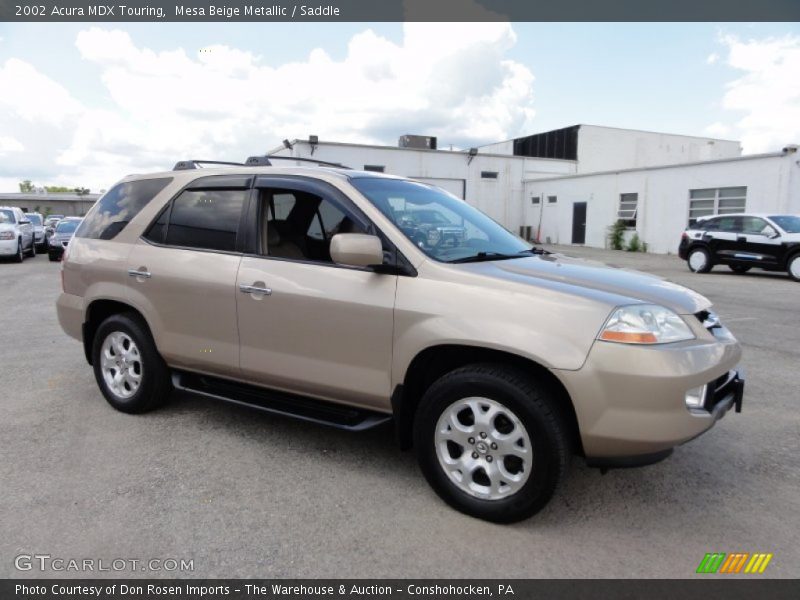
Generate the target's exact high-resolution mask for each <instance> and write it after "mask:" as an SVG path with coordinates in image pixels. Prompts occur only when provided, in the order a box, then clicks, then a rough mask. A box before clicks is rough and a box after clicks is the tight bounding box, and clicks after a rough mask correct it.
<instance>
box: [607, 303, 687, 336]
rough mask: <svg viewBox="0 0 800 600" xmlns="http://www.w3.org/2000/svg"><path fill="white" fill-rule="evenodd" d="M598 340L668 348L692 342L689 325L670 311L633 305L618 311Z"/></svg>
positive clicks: (609, 319)
mask: <svg viewBox="0 0 800 600" xmlns="http://www.w3.org/2000/svg"><path fill="white" fill-rule="evenodd" d="M598 339H601V340H605V341H607V342H619V343H622V344H666V343H669V342H682V341H684V340H693V339H694V334H693V333H692V330H691V329H689V326H688V325H687V324H686V322H685V321H684V320H683V319H681V318H680V317H679V316H678V315H677V314H675V313H674V312H672V311H671V310H670V309H668V308H664V307H663V306H658V305H656V304H634V305H631V306H623V307H621V308H618V309H616V310H615V311H614V312H613V313H611V316H610V317H609V318H608V321H606V324H605V326H604V327H603V329H602V331H601V332H600V335H599V336H598Z"/></svg>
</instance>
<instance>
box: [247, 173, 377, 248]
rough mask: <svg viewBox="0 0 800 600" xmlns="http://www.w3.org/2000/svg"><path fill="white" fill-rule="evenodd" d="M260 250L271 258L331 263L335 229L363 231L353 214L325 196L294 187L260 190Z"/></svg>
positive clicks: (345, 231) (346, 231)
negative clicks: (332, 240) (291, 188)
mask: <svg viewBox="0 0 800 600" xmlns="http://www.w3.org/2000/svg"><path fill="white" fill-rule="evenodd" d="M261 202H262V204H261V206H262V209H261V214H262V227H261V239H262V242H261V253H262V254H264V255H266V256H271V257H275V258H286V259H292V260H302V261H312V262H321V263H333V260H332V259H331V253H330V245H331V239H332V238H333V236H334V235H336V234H337V233H366V229H365V228H364V227H363V226H362V225H361V223H359V222H358V220H356V219H355V218H354V217H352V216H351V215H349V214H347V213H346V212H345V210H344V209H343V208H342V207H340V206H338V205H337V204H336V203H334V202H333V201H332V200H330V199H328V198H323V197H322V196H319V195H317V194H312V193H310V192H303V191H297V190H280V189H272V190H264V191H263V192H262V199H261Z"/></svg>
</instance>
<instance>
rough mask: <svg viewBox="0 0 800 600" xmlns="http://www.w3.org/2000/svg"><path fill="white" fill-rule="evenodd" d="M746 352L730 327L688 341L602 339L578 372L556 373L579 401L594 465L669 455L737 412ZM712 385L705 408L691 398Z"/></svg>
mask: <svg viewBox="0 0 800 600" xmlns="http://www.w3.org/2000/svg"><path fill="white" fill-rule="evenodd" d="M740 358H741V349H740V347H739V344H738V343H737V342H736V339H735V338H734V337H733V336H732V335H731V334H730V332H728V331H727V329H725V328H723V327H718V328H715V329H714V330H713V335H712V334H711V333H708V334H707V335H706V336H705V337H702V338H700V337H698V339H696V340H692V341H689V342H680V343H676V344H664V345H653V346H630V345H626V344H614V343H607V342H597V343H595V344H594V346H593V347H592V350H591V352H590V353H589V357H588V358H587V360H586V363H585V364H584V366H583V367H582V368H581V369H580V370H578V371H555V374H556V375H557V376H558V377H559V379H560V380H561V381H562V383H563V384H564V386H565V387H566V388H567V392H568V393H569V394H570V397H571V398H572V401H573V405H574V407H575V413H576V416H577V419H578V426H579V427H580V433H581V441H582V444H583V450H584V454H585V455H586V457H587V460H589V461H592V460H594V459H604V460H611V459H625V460H628V461H630V460H633V461H634V462H636V461H635V457H641V458H643V459H644V458H645V457H646V456H647V455H651V456H652V457H654V460H649V461H645V462H643V463H641V464H646V462H655V460H657V459H658V457H661V458H663V457H664V456H666V455H667V454H668V451H669V450H670V449H671V448H673V447H675V446H677V445H679V444H682V443H684V442H687V441H689V440H691V439H693V438H695V437H697V436H699V435H701V434H702V433H704V432H705V431H707V430H708V429H710V428H711V427H712V426H713V425H714V423H715V422H716V421H718V420H719V419H720V418H721V417H722V416H724V415H725V414H726V413H727V412H728V410H730V409H731V408H732V407H735V408H736V409H737V412H738V411H740V410H741V405H742V398H743V394H744V376H743V374H742V372H741V370H737V369H736V366H737V364H738V362H739V360H740ZM704 385H705V386H706V393H705V396H704V398H703V403H702V405H701V406H698V407H697V408H688V407H687V405H686V393H687V392H688V391H689V390H691V389H692V388H697V387H701V386H704Z"/></svg>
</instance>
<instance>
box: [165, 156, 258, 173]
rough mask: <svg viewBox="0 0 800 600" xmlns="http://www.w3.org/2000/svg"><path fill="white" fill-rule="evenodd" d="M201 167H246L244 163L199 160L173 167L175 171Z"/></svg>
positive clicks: (182, 162)
mask: <svg viewBox="0 0 800 600" xmlns="http://www.w3.org/2000/svg"><path fill="white" fill-rule="evenodd" d="M200 165H227V166H229V167H243V166H245V165H244V163H237V162H225V161H221V160H199V159H194V158H193V159H190V160H180V161H178V162H176V163H175V166H174V167H172V170H173V171H190V170H192V169H199V168H200Z"/></svg>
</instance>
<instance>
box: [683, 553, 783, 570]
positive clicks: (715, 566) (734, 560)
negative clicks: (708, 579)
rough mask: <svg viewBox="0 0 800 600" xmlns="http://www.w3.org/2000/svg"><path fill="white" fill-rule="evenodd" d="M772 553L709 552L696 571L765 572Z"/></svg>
mask: <svg viewBox="0 0 800 600" xmlns="http://www.w3.org/2000/svg"><path fill="white" fill-rule="evenodd" d="M771 560H772V554H771V553H769V554H767V553H765V552H756V553H753V554H750V553H749V552H733V553H731V554H726V553H725V552H709V553H707V554H706V555H705V556H704V557H703V560H701V561H700V565H698V567H697V571H696V573H703V574H708V573H724V574H727V575H730V574H737V573H751V574H753V573H763V572H764V571H765V570H766V569H767V565H768V564H769V561H771Z"/></svg>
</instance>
